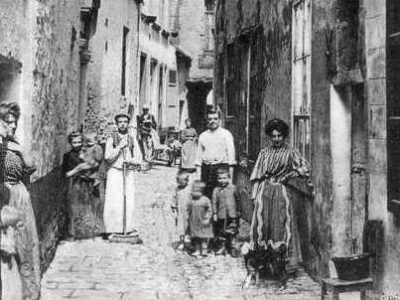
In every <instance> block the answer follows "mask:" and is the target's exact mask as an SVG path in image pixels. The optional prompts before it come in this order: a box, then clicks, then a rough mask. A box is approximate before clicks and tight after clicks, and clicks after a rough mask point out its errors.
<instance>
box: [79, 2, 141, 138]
mask: <svg viewBox="0 0 400 300" xmlns="http://www.w3.org/2000/svg"><path fill="white" fill-rule="evenodd" d="M124 26H125V27H127V28H128V29H129V33H128V36H127V44H126V80H125V82H126V86H125V89H126V92H125V96H124V97H123V96H122V95H121V80H122V75H121V70H122V41H123V28H124ZM137 42H138V6H137V2H136V1H131V0H118V1H102V2H101V6H100V9H99V10H98V17H97V26H96V32H95V34H94V35H93V36H92V38H91V39H90V40H89V49H90V52H91V59H90V62H89V65H88V72H87V81H86V89H87V103H88V106H87V111H86V116H85V127H86V128H88V129H92V130H98V131H99V132H101V131H103V130H104V129H106V127H107V123H110V124H112V123H113V122H114V120H113V116H114V115H115V113H117V112H119V111H127V107H126V106H127V104H129V103H133V104H134V106H135V113H137V112H138V95H137V88H138V87H137V84H138V75H139V71H138V67H137V66H138V58H137V50H138V49H137V48H138V43H137Z"/></svg>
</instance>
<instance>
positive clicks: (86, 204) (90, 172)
mask: <svg viewBox="0 0 400 300" xmlns="http://www.w3.org/2000/svg"><path fill="white" fill-rule="evenodd" d="M68 140H69V143H70V145H71V150H70V151H69V152H67V153H65V154H64V158H63V171H64V173H65V175H66V177H67V179H68V189H67V198H68V208H69V221H70V224H69V235H70V237H71V238H77V239H81V238H90V237H94V236H96V235H99V234H100V233H101V232H102V231H103V228H102V227H103V226H102V222H101V216H98V215H97V214H96V213H97V211H96V210H97V207H96V204H97V202H98V201H97V198H98V196H99V195H97V194H96V187H95V184H96V176H95V173H96V172H97V171H98V168H99V165H100V162H101V159H102V156H103V150H102V149H101V147H100V146H99V145H94V144H93V145H91V147H90V149H89V148H88V147H87V146H86V147H85V148H83V147H82V135H81V134H80V133H79V132H72V133H71V134H70V135H69V137H68ZM91 144H92V141H91Z"/></svg>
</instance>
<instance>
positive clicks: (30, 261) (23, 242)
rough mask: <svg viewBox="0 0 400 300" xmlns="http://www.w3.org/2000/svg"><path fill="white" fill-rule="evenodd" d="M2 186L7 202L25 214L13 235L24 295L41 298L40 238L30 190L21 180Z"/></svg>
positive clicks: (25, 296) (30, 297) (34, 298)
mask: <svg viewBox="0 0 400 300" xmlns="http://www.w3.org/2000/svg"><path fill="white" fill-rule="evenodd" d="M0 188H1V189H2V190H7V191H8V193H9V202H8V203H6V204H8V205H10V206H12V207H15V208H17V209H19V210H20V211H21V212H22V213H23V216H24V222H23V223H24V225H23V226H22V227H18V228H16V229H14V236H13V239H15V240H14V242H15V248H16V254H17V258H18V259H17V262H18V265H19V272H20V275H21V281H22V292H23V297H24V299H26V298H28V299H33V300H36V299H39V295H40V278H41V273H40V250H39V239H38V234H37V229H36V220H35V215H34V213H33V208H32V203H31V198H30V195H29V192H28V190H27V189H26V187H25V185H24V184H23V183H21V182H19V183H2V184H1V187H0Z"/></svg>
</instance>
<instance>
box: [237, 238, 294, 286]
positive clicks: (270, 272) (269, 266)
mask: <svg viewBox="0 0 400 300" xmlns="http://www.w3.org/2000/svg"><path fill="white" fill-rule="evenodd" d="M241 252H242V255H243V257H244V263H245V266H246V270H247V276H246V279H245V280H244V282H243V287H246V288H247V287H249V286H250V284H251V282H252V280H253V279H254V280H255V284H256V285H258V284H259V281H260V277H261V278H266V277H272V278H274V279H278V280H279V281H280V282H281V283H284V282H285V281H286V279H287V272H286V260H285V255H286V244H285V243H283V242H277V243H275V244H274V243H273V242H272V241H268V245H267V247H266V248H264V249H257V250H251V249H250V245H249V244H248V243H245V244H244V245H243V247H242V251H241Z"/></svg>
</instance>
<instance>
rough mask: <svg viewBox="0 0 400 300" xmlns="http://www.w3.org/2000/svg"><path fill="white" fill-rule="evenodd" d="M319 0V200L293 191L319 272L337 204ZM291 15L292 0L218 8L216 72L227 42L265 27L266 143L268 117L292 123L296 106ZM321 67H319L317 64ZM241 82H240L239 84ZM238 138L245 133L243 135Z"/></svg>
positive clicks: (244, 187)
mask: <svg viewBox="0 0 400 300" xmlns="http://www.w3.org/2000/svg"><path fill="white" fill-rule="evenodd" d="M315 2H316V4H314V5H315V8H316V11H314V13H315V14H316V15H317V16H319V17H317V18H316V19H313V20H314V23H313V26H316V27H319V29H318V30H319V31H318V32H317V35H316V36H315V37H314V39H315V40H313V42H314V44H313V51H314V49H315V53H316V54H315V55H316V57H315V61H314V56H313V62H312V63H313V72H314V69H315V70H316V73H313V78H314V79H313V80H314V81H313V83H312V84H313V86H312V88H313V92H312V99H313V100H312V103H313V105H314V103H315V107H314V106H313V113H312V114H315V115H318V118H315V119H313V124H312V128H318V129H316V130H315V131H314V132H313V137H312V140H313V157H314V159H313V161H312V162H311V164H312V169H313V170H312V171H313V178H315V180H314V185H315V193H316V194H315V197H316V200H315V201H314V200H313V199H312V197H310V194H307V193H306V194H304V193H303V192H300V191H298V190H297V188H296V187H294V188H293V189H292V191H293V193H294V195H296V196H295V197H296V201H300V202H301V203H302V205H300V206H298V207H297V208H298V212H299V213H301V214H304V215H303V216H302V218H304V220H307V222H305V223H304V222H303V223H304V224H302V225H301V226H300V231H301V232H300V234H301V236H302V238H303V240H302V250H303V253H304V254H303V260H304V263H305V264H306V267H307V268H308V269H309V270H310V271H311V272H312V274H313V275H315V276H318V275H319V274H320V273H319V272H320V271H322V272H324V268H325V270H327V268H328V261H329V258H330V252H329V250H330V247H331V228H330V225H329V224H330V223H329V222H330V220H331V219H330V211H331V209H332V208H331V206H330V203H331V201H330V153H329V146H330V144H329V142H330V139H329V122H326V120H327V118H329V83H328V81H327V70H326V68H325V66H326V57H325V52H326V51H325V50H326V44H325V41H326V38H325V31H324V29H323V26H325V24H326V23H323V22H322V16H323V15H324V14H326V13H327V12H326V10H325V8H326V6H329V5H330V4H329V3H325V1H315ZM322 2H324V3H322ZM320 6H321V7H320ZM313 9H314V7H313ZM291 18H292V16H291V1H257V0H251V1H240V0H236V1H219V6H218V8H217V19H216V22H217V23H216V26H217V32H216V35H217V37H218V39H217V41H216V43H217V44H216V49H217V52H218V56H217V61H216V68H217V69H216V73H218V72H221V69H223V68H224V67H227V66H226V65H225V66H224V65H223V64H221V60H223V59H224V56H226V52H225V51H226V49H227V48H226V47H227V44H230V43H240V39H239V37H240V36H242V35H248V34H249V32H251V31H255V30H257V27H261V29H262V35H261V39H263V43H261V44H263V45H265V46H264V47H265V48H263V49H262V50H261V51H263V52H264V53H265V55H262V56H260V57H261V58H262V60H260V61H257V62H256V64H261V65H262V69H263V73H264V74H265V75H264V78H263V82H264V83H265V85H264V86H263V88H262V89H263V92H262V109H261V131H260V132H259V134H260V140H261V146H263V145H264V143H265V140H266V136H265V133H264V130H263V128H264V126H265V123H266V122H267V121H268V120H270V119H273V118H281V119H283V120H284V121H286V122H288V123H289V124H290V123H291V122H290V121H291V120H290V113H291V110H290V109H288V108H290V107H291V76H292V74H291V47H292V44H291V38H292V36H291V21H292V19H291ZM316 20H317V21H316ZM315 30H317V29H315ZM323 34H324V35H323ZM224 52H225V53H224ZM259 59H260V58H259ZM317 68H319V69H318V70H317ZM225 72H226V71H225ZM314 74H315V75H314ZM225 76H226V73H225ZM222 78H223V77H221V76H220V78H217V80H216V85H217V86H216V87H215V89H216V99H223V98H224V97H226V95H225V96H224V92H226V91H224V88H223V83H224V82H223V79H222ZM238 88H239V89H240V88H241V87H240V86H238ZM242 88H243V87H242ZM227 122H228V121H227ZM230 122H232V121H230ZM230 122H228V123H227V124H229V123H230ZM234 122H235V121H234ZM233 132H234V130H233ZM236 138H237V139H238V138H239V139H240V137H238V136H236ZM314 140H315V143H314ZM250 168H251V166H250ZM249 171H250V170H247V171H245V170H243V169H240V171H239V172H238V174H237V180H238V184H239V189H240V190H241V191H242V192H243V193H242V198H243V199H244V200H243V201H244V206H245V217H246V218H247V219H249V217H250V216H249V214H250V212H251V210H252V204H251V203H250V202H249V197H248V191H249V186H248V181H247V180H246V177H247V176H248V175H249Z"/></svg>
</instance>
